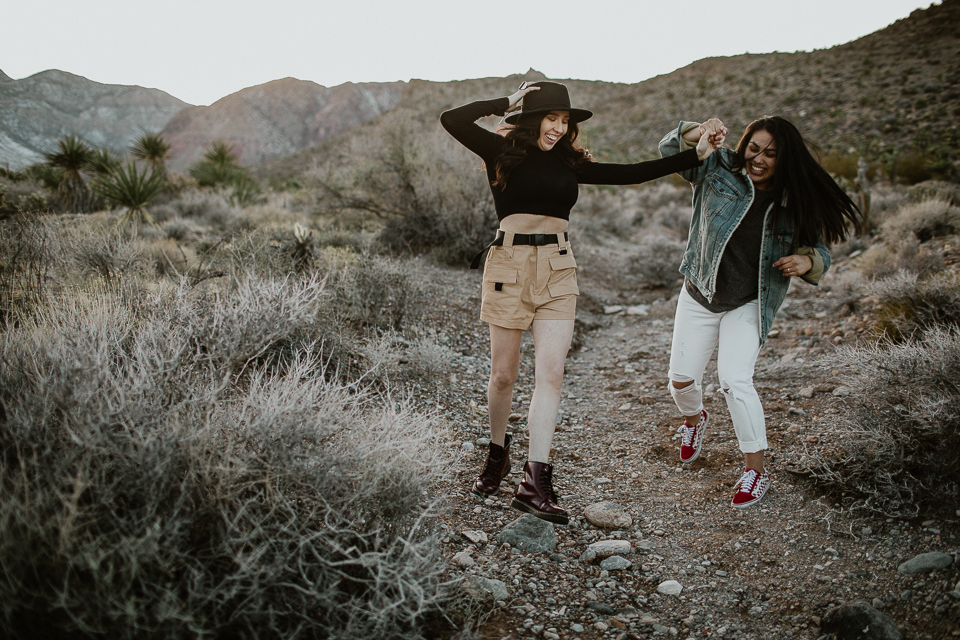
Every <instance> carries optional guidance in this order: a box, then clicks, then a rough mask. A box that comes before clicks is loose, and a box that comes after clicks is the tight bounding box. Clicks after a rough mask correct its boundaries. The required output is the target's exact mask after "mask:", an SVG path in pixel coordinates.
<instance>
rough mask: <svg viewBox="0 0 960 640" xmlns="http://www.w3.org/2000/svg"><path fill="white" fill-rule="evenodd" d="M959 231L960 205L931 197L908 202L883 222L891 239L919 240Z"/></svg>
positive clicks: (884, 232) (884, 228) (884, 233)
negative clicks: (908, 238) (908, 237)
mask: <svg viewBox="0 0 960 640" xmlns="http://www.w3.org/2000/svg"><path fill="white" fill-rule="evenodd" d="M958 232H960V207H956V206H954V205H952V204H950V202H948V201H947V200H940V199H931V200H923V201H920V202H914V203H910V204H905V205H903V206H902V207H900V209H898V210H897V213H896V214H894V215H893V216H891V217H890V218H888V219H887V221H886V222H885V223H884V224H883V236H884V237H885V238H886V239H887V240H888V242H893V241H897V240H899V239H902V238H905V237H907V236H912V237H914V238H916V239H917V240H919V241H920V242H926V241H927V240H930V239H931V238H937V237H944V236H950V235H956V234H957V233H958Z"/></svg>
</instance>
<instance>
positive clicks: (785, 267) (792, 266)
mask: <svg viewBox="0 0 960 640" xmlns="http://www.w3.org/2000/svg"><path fill="white" fill-rule="evenodd" d="M773 266H775V267H776V268H777V269H780V273H782V274H783V276H784V277H786V278H790V277H793V276H802V275H803V274H805V273H806V272H807V271H810V269H813V258H811V257H810V256H798V255H793V256H787V257H785V258H780V259H779V260H777V261H776V262H774V263H773Z"/></svg>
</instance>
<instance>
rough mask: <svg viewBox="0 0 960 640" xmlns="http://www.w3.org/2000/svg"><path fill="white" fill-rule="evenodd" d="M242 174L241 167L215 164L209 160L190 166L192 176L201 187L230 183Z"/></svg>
mask: <svg viewBox="0 0 960 640" xmlns="http://www.w3.org/2000/svg"><path fill="white" fill-rule="evenodd" d="M238 175H242V173H241V171H240V169H239V167H234V166H230V165H227V166H224V165H219V164H214V163H213V162H210V161H208V160H200V161H198V162H195V163H194V164H193V165H192V166H191V167H190V177H191V178H193V179H194V180H196V181H197V184H198V185H200V186H201V187H218V186H220V185H224V184H230V183H232V182H234V181H235V180H236V179H237V176H238Z"/></svg>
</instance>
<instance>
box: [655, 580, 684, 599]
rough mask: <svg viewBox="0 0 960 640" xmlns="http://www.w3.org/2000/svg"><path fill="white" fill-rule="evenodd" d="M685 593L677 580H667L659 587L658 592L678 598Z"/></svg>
mask: <svg viewBox="0 0 960 640" xmlns="http://www.w3.org/2000/svg"><path fill="white" fill-rule="evenodd" d="M681 591H683V585H681V584H680V583H679V582H677V581H676V580H666V581H664V582H661V583H660V584H658V585H657V592H659V593H662V594H663V595H665V596H678V595H680V592H681Z"/></svg>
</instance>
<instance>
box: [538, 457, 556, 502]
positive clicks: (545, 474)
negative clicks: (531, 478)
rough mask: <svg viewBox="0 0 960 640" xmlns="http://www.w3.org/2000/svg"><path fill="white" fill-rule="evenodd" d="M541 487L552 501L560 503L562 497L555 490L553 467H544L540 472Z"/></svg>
mask: <svg viewBox="0 0 960 640" xmlns="http://www.w3.org/2000/svg"><path fill="white" fill-rule="evenodd" d="M540 489H541V490H543V493H544V495H546V496H547V497H549V498H550V502H552V503H553V504H557V505H558V504H560V499H559V498H558V497H557V492H556V491H554V490H553V467H552V466H549V467H544V468H543V471H542V472H541V473H540Z"/></svg>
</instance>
